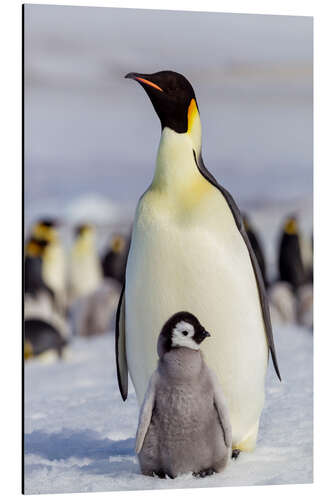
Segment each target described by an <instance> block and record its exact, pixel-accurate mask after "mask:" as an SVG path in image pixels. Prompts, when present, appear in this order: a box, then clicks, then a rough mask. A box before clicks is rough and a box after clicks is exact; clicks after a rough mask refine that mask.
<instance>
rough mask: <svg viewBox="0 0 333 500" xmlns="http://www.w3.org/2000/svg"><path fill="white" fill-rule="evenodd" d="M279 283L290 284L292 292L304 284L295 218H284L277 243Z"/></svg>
mask: <svg viewBox="0 0 333 500" xmlns="http://www.w3.org/2000/svg"><path fill="white" fill-rule="evenodd" d="M279 275H280V281H286V282H287V283H290V285H291V286H292V288H293V290H294V292H297V291H298V289H299V288H300V286H302V285H303V284H304V282H305V271H304V264H303V260H302V253H301V240H300V232H299V227H298V221H297V218H296V216H294V215H291V216H289V217H287V218H286V220H285V222H284V225H283V229H282V234H281V237H280V243H279Z"/></svg>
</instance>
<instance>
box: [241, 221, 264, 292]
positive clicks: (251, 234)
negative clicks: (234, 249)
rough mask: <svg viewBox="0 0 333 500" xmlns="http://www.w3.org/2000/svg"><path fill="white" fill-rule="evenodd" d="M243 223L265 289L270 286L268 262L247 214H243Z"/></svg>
mask: <svg viewBox="0 0 333 500" xmlns="http://www.w3.org/2000/svg"><path fill="white" fill-rule="evenodd" d="M243 223H244V229H245V231H246V234H247V236H248V238H249V241H250V243H251V246H252V248H253V251H254V253H255V256H256V257H257V261H258V264H259V267H260V270H261V274H262V278H263V280H264V283H265V287H266V288H267V286H268V281H267V275H266V261H265V257H264V252H263V248H262V245H261V242H260V239H259V237H258V234H257V233H256V231H255V230H254V228H253V226H252V224H251V223H250V220H249V217H248V215H246V214H243Z"/></svg>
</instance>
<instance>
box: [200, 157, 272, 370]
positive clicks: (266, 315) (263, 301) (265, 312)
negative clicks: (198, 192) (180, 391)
mask: <svg viewBox="0 0 333 500" xmlns="http://www.w3.org/2000/svg"><path fill="white" fill-rule="evenodd" d="M193 156H194V160H195V163H196V165H197V168H198V170H199V172H200V173H201V174H202V175H203V176H204V177H205V179H206V180H207V181H208V182H210V183H211V184H212V185H213V186H215V187H216V188H217V189H218V190H219V191H220V193H221V194H222V196H223V197H224V199H225V200H226V202H227V203H228V206H229V208H230V210H231V213H232V215H233V217H234V220H235V223H236V226H237V228H238V230H239V232H240V234H241V235H242V237H243V240H244V242H245V244H246V246H247V250H248V252H249V255H250V259H251V264H252V268H253V271H254V275H255V278H256V282H257V287H258V294H259V299H260V305H261V311H262V317H263V321H264V325H265V330H266V338H267V344H268V347H269V350H270V352H271V356H272V361H273V365H274V368H275V372H276V375H277V376H278V378H279V380H281V375H280V370H279V366H278V362H277V356H276V351H275V345H274V338H273V330H272V323H271V316H270V312H269V304H268V299H267V294H266V288H265V284H264V280H263V277H262V274H261V270H260V267H259V264H258V261H257V258H256V256H255V253H254V251H253V248H252V246H251V243H250V241H249V238H248V236H247V234H246V230H245V228H244V224H243V220H242V216H241V213H240V210H239V208H238V206H237V204H236V202H235V200H234V199H233V197H232V196H231V194H230V193H229V191H227V190H226V189H225V188H224V187H223V186H221V185H220V184H219V183H218V182H217V180H216V179H215V177H214V176H213V175H212V174H211V173H210V172H209V170H208V169H207V168H206V166H205V164H204V162H203V159H202V156H201V154H200V156H199V159H197V156H196V153H195V151H194V150H193Z"/></svg>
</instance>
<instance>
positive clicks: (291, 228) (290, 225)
mask: <svg viewBox="0 0 333 500" xmlns="http://www.w3.org/2000/svg"><path fill="white" fill-rule="evenodd" d="M283 231H284V233H286V234H289V235H296V234H298V223H297V218H296V216H295V215H291V216H289V217H287V218H286V220H285V223H284V226H283Z"/></svg>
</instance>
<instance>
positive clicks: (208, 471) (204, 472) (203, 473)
mask: <svg viewBox="0 0 333 500" xmlns="http://www.w3.org/2000/svg"><path fill="white" fill-rule="evenodd" d="M214 472H215V470H214V469H212V468H210V469H204V470H201V471H200V472H193V476H194V477H206V476H211V475H212V474H214Z"/></svg>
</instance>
